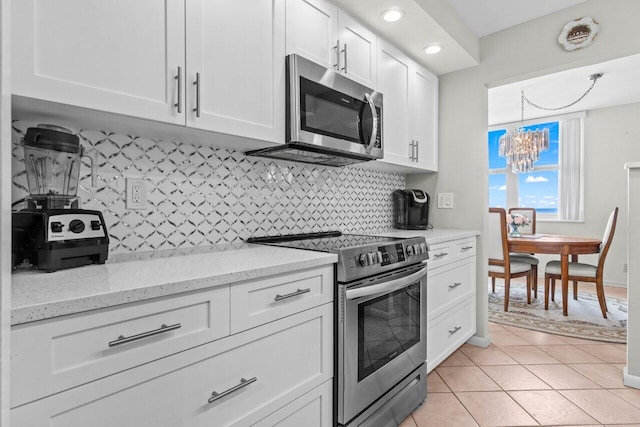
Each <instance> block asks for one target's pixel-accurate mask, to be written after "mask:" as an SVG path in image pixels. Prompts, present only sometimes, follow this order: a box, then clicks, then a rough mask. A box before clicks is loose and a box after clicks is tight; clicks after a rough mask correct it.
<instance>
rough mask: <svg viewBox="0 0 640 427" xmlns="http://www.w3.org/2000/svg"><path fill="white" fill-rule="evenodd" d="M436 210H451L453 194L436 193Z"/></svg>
mask: <svg viewBox="0 0 640 427" xmlns="http://www.w3.org/2000/svg"><path fill="white" fill-rule="evenodd" d="M438 209H453V193H438Z"/></svg>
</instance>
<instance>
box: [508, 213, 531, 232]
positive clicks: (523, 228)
mask: <svg viewBox="0 0 640 427" xmlns="http://www.w3.org/2000/svg"><path fill="white" fill-rule="evenodd" d="M509 214H520V215H522V216H526V217H527V218H529V219H530V220H531V224H529V226H527V227H520V229H519V230H518V231H519V232H520V234H536V210H535V209H534V208H522V207H516V208H509Z"/></svg>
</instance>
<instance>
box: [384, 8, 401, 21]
mask: <svg viewBox="0 0 640 427" xmlns="http://www.w3.org/2000/svg"><path fill="white" fill-rule="evenodd" d="M380 16H381V17H382V19H384V20H385V21H387V22H396V21H399V20H400V19H402V17H403V16H404V12H403V11H402V9H400V8H397V7H391V8H389V9H387V10H385V11H384V12H382V13H381V14H380Z"/></svg>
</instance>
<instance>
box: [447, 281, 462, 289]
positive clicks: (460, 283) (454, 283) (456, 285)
mask: <svg viewBox="0 0 640 427" xmlns="http://www.w3.org/2000/svg"><path fill="white" fill-rule="evenodd" d="M460 285H462V282H453V285H449V289H455V288H457V287H458V286H460Z"/></svg>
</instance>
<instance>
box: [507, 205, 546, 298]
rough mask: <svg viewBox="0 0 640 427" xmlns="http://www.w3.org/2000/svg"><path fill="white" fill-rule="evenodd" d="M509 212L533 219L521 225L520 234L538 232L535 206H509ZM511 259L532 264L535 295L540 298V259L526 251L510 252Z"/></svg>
mask: <svg viewBox="0 0 640 427" xmlns="http://www.w3.org/2000/svg"><path fill="white" fill-rule="evenodd" d="M509 214H520V215H522V216H525V217H527V218H529V219H530V220H531V224H529V226H528V227H520V230H519V231H520V234H531V235H532V234H536V210H535V208H525V207H515V208H509ZM509 255H510V257H511V261H518V262H526V263H527V264H531V270H532V271H533V279H532V281H533V284H532V287H533V297H534V298H538V264H540V259H539V258H538V257H537V256H534V254H524V253H517V252H514V253H511V254H509Z"/></svg>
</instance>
